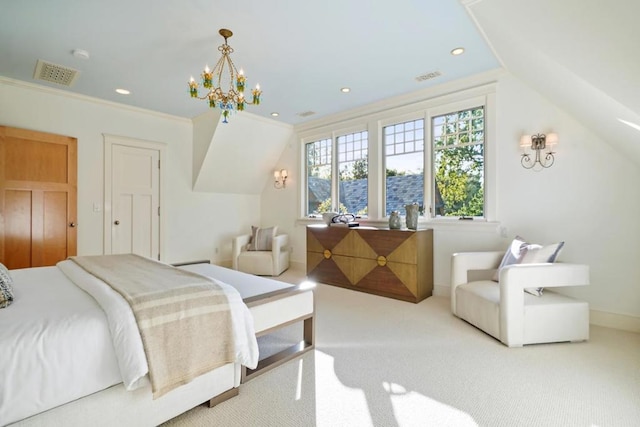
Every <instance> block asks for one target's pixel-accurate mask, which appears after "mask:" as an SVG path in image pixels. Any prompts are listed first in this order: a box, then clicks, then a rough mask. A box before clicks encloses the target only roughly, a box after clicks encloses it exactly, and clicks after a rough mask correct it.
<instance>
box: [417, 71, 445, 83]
mask: <svg viewBox="0 0 640 427" xmlns="http://www.w3.org/2000/svg"><path fill="white" fill-rule="evenodd" d="M441 75H442V73H441V72H440V71H433V72H431V73H427V74H423V75H421V76H418V77H416V80H417V81H419V82H423V81H425V80H431V79H435V78H436V77H440V76H441Z"/></svg>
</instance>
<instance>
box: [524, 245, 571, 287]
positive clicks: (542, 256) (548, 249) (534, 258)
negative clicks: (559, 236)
mask: <svg viewBox="0 0 640 427" xmlns="http://www.w3.org/2000/svg"><path fill="white" fill-rule="evenodd" d="M563 246H564V242H559V243H554V244H553V245H548V246H540V245H528V246H527V247H526V248H525V249H524V254H523V255H522V257H521V259H520V264H538V263H541V262H555V260H556V258H558V254H559V253H560V251H561V250H562V247H563ZM542 290H543V288H525V289H524V291H525V292H528V293H530V294H531V295H535V296H537V297H541V296H542Z"/></svg>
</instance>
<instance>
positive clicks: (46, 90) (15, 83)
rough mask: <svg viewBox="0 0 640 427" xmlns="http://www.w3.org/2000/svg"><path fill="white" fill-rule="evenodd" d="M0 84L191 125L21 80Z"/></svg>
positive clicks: (0, 80)
mask: <svg viewBox="0 0 640 427" xmlns="http://www.w3.org/2000/svg"><path fill="white" fill-rule="evenodd" d="M0 84H4V85H7V86H15V87H19V88H23V89H29V90H35V91H38V92H43V93H47V94H50V95H57V96H63V97H65V98H71V99H76V100H78V101H84V102H90V103H93V104H98V105H103V106H106V107H111V108H118V109H120V110H126V111H131V112H135V113H140V114H147V115H150V116H155V117H158V118H161V119H165V120H175V121H178V122H183V123H191V119H189V118H186V117H180V116H174V115H172V114H167V113H161V112H159V111H153V110H147V109H146V108H141V107H134V106H132V105H128V104H122V103H119V102H114V101H106V100H104V99H99V98H94V97H92V96H88V95H81V94H79V93H75V92H69V91H68V90H62V89H57V88H53V87H49V86H43V85H38V84H35V83H28V82H24V81H22V80H15V79H10V78H8V77H3V76H0Z"/></svg>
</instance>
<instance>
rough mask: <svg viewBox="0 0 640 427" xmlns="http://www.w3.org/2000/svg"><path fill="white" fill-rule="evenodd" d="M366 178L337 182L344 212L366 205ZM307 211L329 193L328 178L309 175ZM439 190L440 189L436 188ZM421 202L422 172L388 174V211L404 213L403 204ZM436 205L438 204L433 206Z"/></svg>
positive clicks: (438, 202)
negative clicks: (418, 173)
mask: <svg viewBox="0 0 640 427" xmlns="http://www.w3.org/2000/svg"><path fill="white" fill-rule="evenodd" d="M367 182H368V180H367V179H355V180H352V181H341V182H340V203H342V204H343V205H344V206H346V207H347V212H349V213H358V212H361V211H362V210H363V209H365V208H366V207H367ZM308 183H309V212H313V210H314V209H315V208H316V207H317V206H318V205H319V204H320V203H322V202H323V201H325V200H327V199H328V198H329V197H331V181H330V180H328V179H322V178H316V177H309V179H308ZM438 193H439V192H438ZM439 196H440V194H436V205H441V204H442V202H441V201H440V197H439ZM414 202H415V203H418V204H419V205H420V206H421V207H422V206H423V205H424V177H423V175H401V176H389V177H387V214H388V213H389V212H391V211H400V213H401V214H404V213H405V208H404V207H405V205H407V204H411V203H414ZM436 207H438V206H436Z"/></svg>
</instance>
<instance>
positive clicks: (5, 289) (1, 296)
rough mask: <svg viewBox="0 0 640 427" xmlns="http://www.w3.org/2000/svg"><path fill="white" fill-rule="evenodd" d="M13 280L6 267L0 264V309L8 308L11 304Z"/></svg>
mask: <svg viewBox="0 0 640 427" xmlns="http://www.w3.org/2000/svg"><path fill="white" fill-rule="evenodd" d="M12 284H13V279H11V275H10V274H9V270H7V267H5V266H4V265H2V264H0V308H5V307H9V306H10V305H11V303H12V302H13V288H12V287H11V285H12Z"/></svg>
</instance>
